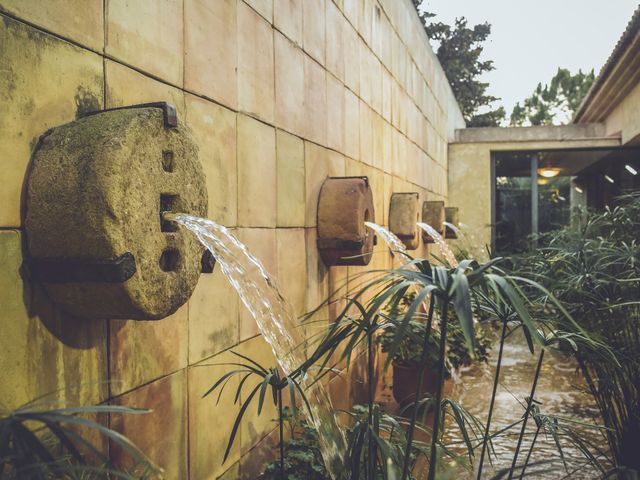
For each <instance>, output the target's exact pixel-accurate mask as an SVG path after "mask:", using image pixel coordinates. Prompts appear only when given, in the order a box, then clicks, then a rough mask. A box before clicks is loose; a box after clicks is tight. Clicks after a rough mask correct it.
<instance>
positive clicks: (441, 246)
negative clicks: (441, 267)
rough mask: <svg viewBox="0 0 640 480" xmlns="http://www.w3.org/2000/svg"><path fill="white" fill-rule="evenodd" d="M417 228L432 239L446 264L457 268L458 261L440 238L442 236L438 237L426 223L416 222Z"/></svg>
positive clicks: (434, 230) (433, 229) (436, 232)
mask: <svg viewBox="0 0 640 480" xmlns="http://www.w3.org/2000/svg"><path fill="white" fill-rule="evenodd" d="M418 226H419V227H420V228H421V229H422V230H424V231H425V232H427V234H428V235H429V236H430V237H431V238H433V241H434V242H435V244H436V245H437V246H438V248H439V249H440V252H442V255H444V258H445V260H446V261H447V263H449V265H450V266H452V267H457V266H458V260H456V256H455V255H454V254H453V251H452V250H451V248H449V245H447V244H446V242H445V241H444V238H442V235H440V234H439V233H438V231H437V230H436V229H435V228H433V227H432V226H431V225H429V224H427V223H422V222H418Z"/></svg>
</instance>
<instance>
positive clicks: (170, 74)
mask: <svg viewBox="0 0 640 480" xmlns="http://www.w3.org/2000/svg"><path fill="white" fill-rule="evenodd" d="M106 2H107V5H106V12H107V44H106V47H105V51H106V53H107V54H108V55H111V56H113V57H115V58H117V59H118V60H121V61H122V62H124V63H126V64H129V65H132V66H134V67H136V68H138V69H140V70H143V71H145V72H147V73H150V74H151V75H154V76H156V77H159V78H162V79H163V80H165V81H167V82H169V83H171V84H173V85H177V86H179V87H182V85H183V55H184V43H183V30H182V25H183V20H184V19H183V8H182V7H183V5H182V0H137V1H135V2H131V1H128V0H106Z"/></svg>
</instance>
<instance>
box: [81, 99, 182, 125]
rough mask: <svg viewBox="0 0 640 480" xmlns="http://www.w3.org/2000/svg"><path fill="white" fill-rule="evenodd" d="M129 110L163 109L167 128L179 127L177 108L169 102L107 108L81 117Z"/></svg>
mask: <svg viewBox="0 0 640 480" xmlns="http://www.w3.org/2000/svg"><path fill="white" fill-rule="evenodd" d="M129 108H161V109H162V116H163V118H164V127H165V128H176V127H177V126H178V114H177V112H176V107H175V106H173V105H172V104H170V103H167V102H151V103H139V104H136V105H127V106H123V107H113V108H106V109H104V110H96V111H95V112H87V113H85V114H83V115H81V116H80V117H81V118H82V117H90V116H92V115H97V114H99V113H103V112H112V111H114V110H126V109H129Z"/></svg>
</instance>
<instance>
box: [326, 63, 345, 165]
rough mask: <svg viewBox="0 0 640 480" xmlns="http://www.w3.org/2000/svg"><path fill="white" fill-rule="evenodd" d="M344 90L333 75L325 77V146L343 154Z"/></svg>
mask: <svg viewBox="0 0 640 480" xmlns="http://www.w3.org/2000/svg"><path fill="white" fill-rule="evenodd" d="M344 95H345V89H344V87H343V85H342V83H341V82H340V81H339V80H337V79H336V78H335V77H334V76H333V75H327V145H328V146H329V148H332V149H334V150H337V151H339V152H344V151H345V148H344V143H345V142H344V123H345V122H344V116H345V100H344Z"/></svg>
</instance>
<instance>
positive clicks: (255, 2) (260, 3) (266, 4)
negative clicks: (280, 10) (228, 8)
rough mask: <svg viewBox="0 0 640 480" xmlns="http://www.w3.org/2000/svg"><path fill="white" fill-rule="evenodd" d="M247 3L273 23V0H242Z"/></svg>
mask: <svg viewBox="0 0 640 480" xmlns="http://www.w3.org/2000/svg"><path fill="white" fill-rule="evenodd" d="M244 1H245V2H247V4H248V5H251V7H252V8H253V9H254V10H255V11H256V12H258V13H259V14H260V15H261V16H262V17H264V19H265V20H266V21H267V22H269V23H273V1H274V0H244Z"/></svg>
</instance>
